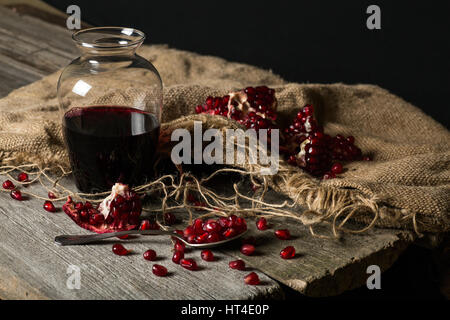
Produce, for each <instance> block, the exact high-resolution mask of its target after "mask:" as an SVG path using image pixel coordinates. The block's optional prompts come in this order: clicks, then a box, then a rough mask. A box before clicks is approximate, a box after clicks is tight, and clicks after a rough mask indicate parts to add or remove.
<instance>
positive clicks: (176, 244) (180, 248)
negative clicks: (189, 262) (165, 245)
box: [173, 241, 186, 252]
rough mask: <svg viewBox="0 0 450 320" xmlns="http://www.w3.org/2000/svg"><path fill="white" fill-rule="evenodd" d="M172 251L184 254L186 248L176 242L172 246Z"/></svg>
mask: <svg viewBox="0 0 450 320" xmlns="http://www.w3.org/2000/svg"><path fill="white" fill-rule="evenodd" d="M173 249H174V250H175V251H181V252H184V250H185V249H186V246H185V245H184V243H181V242H179V241H177V242H176V243H175V245H174V246H173Z"/></svg>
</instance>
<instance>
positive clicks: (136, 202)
mask: <svg viewBox="0 0 450 320" xmlns="http://www.w3.org/2000/svg"><path fill="white" fill-rule="evenodd" d="M63 210H64V212H65V213H66V214H67V215H68V216H69V217H70V218H71V219H72V220H73V221H74V222H75V223H76V224H78V225H79V226H80V227H82V228H84V229H87V230H90V231H93V232H96V233H107V232H116V231H127V230H131V229H134V228H136V227H137V226H138V225H139V216H140V215H141V211H142V205H141V199H140V198H139V195H138V194H136V193H134V192H133V191H131V190H129V188H128V186H127V185H124V184H120V183H116V184H115V185H114V186H113V188H112V192H111V194H110V195H109V196H108V197H106V198H105V199H104V200H103V202H102V203H100V205H99V206H98V208H94V207H93V205H92V204H91V203H86V204H83V203H81V202H78V203H75V202H74V201H73V200H72V198H71V197H68V199H67V202H66V203H65V204H64V205H63Z"/></svg>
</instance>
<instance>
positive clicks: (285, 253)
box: [280, 246, 295, 259]
mask: <svg viewBox="0 0 450 320" xmlns="http://www.w3.org/2000/svg"><path fill="white" fill-rule="evenodd" d="M280 256H281V258H283V259H292V258H294V257H295V248H294V247H293V246H288V247H286V248H284V249H283V250H281V251H280Z"/></svg>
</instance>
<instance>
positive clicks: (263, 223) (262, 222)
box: [256, 218, 267, 230]
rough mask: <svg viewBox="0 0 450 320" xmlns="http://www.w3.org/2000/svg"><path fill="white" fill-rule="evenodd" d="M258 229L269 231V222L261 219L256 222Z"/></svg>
mask: <svg viewBox="0 0 450 320" xmlns="http://www.w3.org/2000/svg"><path fill="white" fill-rule="evenodd" d="M256 227H257V228H258V230H266V229H267V220H266V218H260V219H258V220H257V221H256Z"/></svg>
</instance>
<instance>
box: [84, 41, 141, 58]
mask: <svg viewBox="0 0 450 320" xmlns="http://www.w3.org/2000/svg"><path fill="white" fill-rule="evenodd" d="M139 47H140V44H139V45H134V46H129V47H118V48H98V47H93V48H90V47H85V46H80V45H78V49H79V50H80V52H81V56H132V55H134V54H136V50H137V49H138V48H139Z"/></svg>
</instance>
